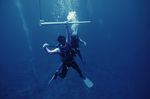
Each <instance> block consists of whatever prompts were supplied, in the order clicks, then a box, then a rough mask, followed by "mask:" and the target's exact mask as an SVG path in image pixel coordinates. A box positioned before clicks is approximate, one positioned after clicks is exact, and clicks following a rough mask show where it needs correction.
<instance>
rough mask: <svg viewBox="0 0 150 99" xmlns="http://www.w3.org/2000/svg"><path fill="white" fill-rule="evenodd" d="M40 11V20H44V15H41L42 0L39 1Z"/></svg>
mask: <svg viewBox="0 0 150 99" xmlns="http://www.w3.org/2000/svg"><path fill="white" fill-rule="evenodd" d="M39 10H40V20H42V14H41V0H39Z"/></svg>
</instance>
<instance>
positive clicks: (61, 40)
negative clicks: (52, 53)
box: [57, 35, 66, 46]
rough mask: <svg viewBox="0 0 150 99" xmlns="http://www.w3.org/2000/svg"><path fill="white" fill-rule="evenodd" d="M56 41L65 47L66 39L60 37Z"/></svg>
mask: <svg viewBox="0 0 150 99" xmlns="http://www.w3.org/2000/svg"><path fill="white" fill-rule="evenodd" d="M57 41H58V42H59V45H62V46H65V44H66V38H65V37H64V36H62V35H60V36H59V37H58V38H57Z"/></svg>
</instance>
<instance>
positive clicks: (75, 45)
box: [71, 35, 82, 60]
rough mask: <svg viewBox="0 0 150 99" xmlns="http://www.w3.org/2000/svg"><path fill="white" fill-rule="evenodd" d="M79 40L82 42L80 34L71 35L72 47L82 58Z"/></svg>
mask: <svg viewBox="0 0 150 99" xmlns="http://www.w3.org/2000/svg"><path fill="white" fill-rule="evenodd" d="M79 42H80V39H79V36H78V35H72V36H71V47H72V48H74V49H75V51H76V52H77V54H78V55H79V57H80V59H81V60H82V55H81V53H80V50H79Z"/></svg>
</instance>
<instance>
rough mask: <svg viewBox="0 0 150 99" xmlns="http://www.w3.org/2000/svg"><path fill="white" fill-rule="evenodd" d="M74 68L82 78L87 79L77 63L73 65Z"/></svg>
mask: <svg viewBox="0 0 150 99" xmlns="http://www.w3.org/2000/svg"><path fill="white" fill-rule="evenodd" d="M72 67H73V68H74V69H75V70H76V71H77V72H78V73H79V75H80V77H81V78H83V79H85V77H84V75H83V74H82V72H81V70H80V69H79V67H78V65H77V63H76V62H75V61H74V62H73V63H72Z"/></svg>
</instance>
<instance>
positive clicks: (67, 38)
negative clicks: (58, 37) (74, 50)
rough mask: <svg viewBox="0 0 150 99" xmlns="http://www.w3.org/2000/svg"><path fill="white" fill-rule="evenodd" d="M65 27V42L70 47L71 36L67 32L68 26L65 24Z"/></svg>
mask: <svg viewBox="0 0 150 99" xmlns="http://www.w3.org/2000/svg"><path fill="white" fill-rule="evenodd" d="M65 27H66V42H67V43H68V44H69V45H71V34H70V31H69V28H68V25H67V24H65Z"/></svg>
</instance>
